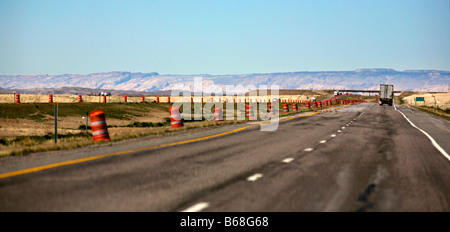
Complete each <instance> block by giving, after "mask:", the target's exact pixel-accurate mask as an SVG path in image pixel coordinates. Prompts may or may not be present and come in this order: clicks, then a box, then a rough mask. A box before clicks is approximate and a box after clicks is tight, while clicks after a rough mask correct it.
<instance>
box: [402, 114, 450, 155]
mask: <svg viewBox="0 0 450 232" xmlns="http://www.w3.org/2000/svg"><path fill="white" fill-rule="evenodd" d="M394 109H395V110H396V111H398V112H399V113H400V114H402V115H403V117H404V118H405V119H406V121H408V122H409V124H411V126H413V127H414V128H416V129H417V130H419V131H420V132H422V133H423V134H424V135H426V136H427V137H428V139H430V141H431V143H432V144H433V146H434V147H435V148H436V149H437V150H438V151H439V152H441V154H442V155H443V156H444V157H445V158H447V159H448V160H449V161H450V155H448V154H447V152H445V150H444V149H442V147H441V146H439V144H438V143H437V142H436V141H435V140H434V139H433V137H431V136H430V135H429V134H428V133H427V132H425V131H424V130H422V129H420V128H419V127H417V126H416V125H414V123H412V122H411V120H409V118H407V117H406V115H405V114H403V112H401V111H400V110H398V109H397V107H395V105H394Z"/></svg>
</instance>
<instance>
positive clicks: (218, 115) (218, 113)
mask: <svg viewBox="0 0 450 232" xmlns="http://www.w3.org/2000/svg"><path fill="white" fill-rule="evenodd" d="M214 119H215V120H216V121H223V110H222V107H219V106H218V107H216V108H214Z"/></svg>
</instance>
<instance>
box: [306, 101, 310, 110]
mask: <svg viewBox="0 0 450 232" xmlns="http://www.w3.org/2000/svg"><path fill="white" fill-rule="evenodd" d="M305 104H306V109H308V110H309V109H310V107H309V101H307V102H306V103H305Z"/></svg>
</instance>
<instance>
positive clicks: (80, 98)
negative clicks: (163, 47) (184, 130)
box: [15, 93, 308, 104]
mask: <svg viewBox="0 0 450 232" xmlns="http://www.w3.org/2000/svg"><path fill="white" fill-rule="evenodd" d="M101 97H102V100H101V102H102V103H106V102H107V96H105V95H102V96H101ZM145 98H146V97H145V96H142V97H141V101H140V102H141V103H145V101H146V100H145ZM164 98H166V100H165V101H161V100H160V97H159V96H157V97H156V99H155V102H156V103H172V101H171V98H170V96H168V97H164ZM48 102H49V103H53V102H54V95H53V94H49V95H48ZM77 102H84V101H83V95H81V94H79V95H78V101H77ZM123 102H124V103H126V102H128V96H127V95H125V96H123ZM190 102H191V103H194V98H193V97H191V98H190ZM200 102H201V103H205V102H214V98H210V99H209V100H208V101H205V100H204V98H203V97H201V98H200ZM218 102H219V103H221V102H222V100H221V99H220V98H219V99H218ZM226 102H227V100H225V101H224V103H226ZM228 102H229V103H231V100H230V101H228ZM232 102H233V103H246V104H247V103H258V102H259V103H263V102H264V103H266V99H259V100H258V99H247V98H244V99H235V98H233V100H232ZM271 102H272V101H271V100H270V99H268V100H267V103H271ZM273 102H274V103H275V102H280V103H305V102H308V101H305V100H296V99H283V100H276V101H275V100H274V101H273ZM15 103H21V101H20V94H18V93H17V94H15Z"/></svg>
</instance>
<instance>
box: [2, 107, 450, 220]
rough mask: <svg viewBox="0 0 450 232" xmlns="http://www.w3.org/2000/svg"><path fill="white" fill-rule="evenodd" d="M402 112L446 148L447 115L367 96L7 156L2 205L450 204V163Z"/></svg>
mask: <svg viewBox="0 0 450 232" xmlns="http://www.w3.org/2000/svg"><path fill="white" fill-rule="evenodd" d="M401 112H404V115H405V116H406V117H407V118H408V119H409V120H410V121H411V123H414V122H415V124H414V125H415V126H417V127H419V128H420V127H424V128H422V129H423V130H424V131H429V135H430V136H431V137H432V138H433V139H434V140H435V143H436V144H440V145H441V149H442V150H443V151H444V153H445V152H446V153H447V154H448V153H449V150H448V149H449V147H448V141H449V135H450V126H449V121H446V120H443V119H440V118H435V117H433V118H432V119H429V118H430V117H431V116H430V115H428V114H426V113H423V112H419V111H415V110H411V109H410V108H407V107H391V106H379V105H377V104H371V103H363V104H358V105H352V106H347V107H344V108H340V109H338V110H336V111H334V110H333V111H331V112H319V113H314V114H312V113H308V114H301V115H298V116H296V117H291V118H282V119H281V120H280V123H279V126H278V129H277V130H275V131H261V130H260V127H259V126H258V125H257V124H234V125H229V126H224V127H218V128H212V129H208V130H204V129H202V130H197V131H195V130H194V131H191V132H182V133H174V134H173V135H170V136H161V137H155V138H146V139H140V140H133V141H127V142H121V143H117V144H112V145H111V146H110V145H107V144H106V145H105V144H103V145H98V146H94V147H89V148H81V149H75V150H70V151H57V152H47V153H39V154H31V155H27V156H22V157H6V158H2V159H0V211H48V212H51V211H57V212H61V211H71V212H72V211H83V212H86V211H151V212H155V211H156V212H160V211H162V212H168V211H169V212H178V211H221V212H228V211H232V212H238V211H243V212H255V211H263V212H270V211H275V212H291V211H292V212H293V211H306V212H327V211H339V212H361V211H362V212H364V211H366V212H372V211H381V212H390V211H402V212H403V211H449V210H450V185H449V184H448V183H450V160H449V159H448V158H446V156H445V154H443V153H442V151H440V150H439V149H437V148H436V145H434V144H433V142H432V141H431V140H430V138H429V137H428V136H426V135H425V134H424V133H423V132H422V131H420V130H419V129H417V128H416V127H413V126H412V125H411V123H410V122H409V121H408V120H407V119H406V118H405V117H404V116H403V114H401ZM428 121H433V122H432V123H427V122H428ZM436 127H439V129H436ZM445 141H447V143H445ZM443 143H445V145H443ZM74 160H75V161H74Z"/></svg>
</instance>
